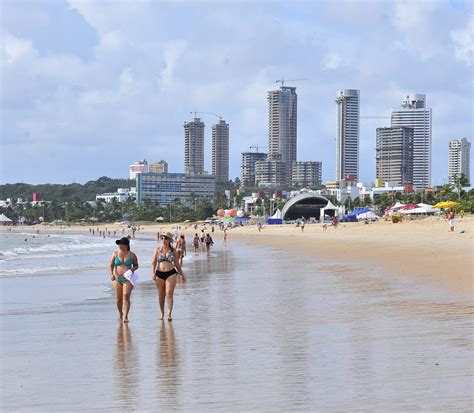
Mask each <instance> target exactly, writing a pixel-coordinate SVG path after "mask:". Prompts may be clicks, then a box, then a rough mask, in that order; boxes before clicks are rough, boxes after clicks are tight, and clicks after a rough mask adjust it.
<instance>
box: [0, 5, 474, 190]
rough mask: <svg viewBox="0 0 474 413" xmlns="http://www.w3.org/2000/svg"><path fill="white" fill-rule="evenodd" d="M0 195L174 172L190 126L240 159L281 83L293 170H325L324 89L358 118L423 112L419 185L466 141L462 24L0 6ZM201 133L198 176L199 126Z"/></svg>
mask: <svg viewBox="0 0 474 413" xmlns="http://www.w3.org/2000/svg"><path fill="white" fill-rule="evenodd" d="M0 4H1V29H0V30H1V32H0V34H1V52H0V67H1V105H0V106H1V107H0V115H1V119H0V120H1V126H0V128H1V157H2V159H1V160H2V167H1V182H2V183H5V182H21V181H23V182H28V183H42V182H57V183H69V182H73V181H75V182H85V181H87V180H90V179H96V178H98V177H99V176H104V175H106V176H109V177H126V176H127V174H128V165H129V164H130V163H131V162H132V161H135V160H138V159H143V158H145V159H147V160H149V161H154V160H159V159H166V160H167V161H168V163H169V165H170V171H172V172H182V171H183V169H184V166H183V163H184V161H183V147H184V142H183V140H184V139H183V122H184V121H185V120H189V119H190V118H191V114H190V112H191V111H194V110H198V111H203V112H214V113H217V114H219V115H221V116H223V117H224V119H226V120H227V121H228V123H229V124H230V139H231V143H230V147H231V155H230V157H231V168H230V175H231V177H232V178H234V177H236V176H239V175H240V153H241V152H242V151H246V150H248V149H249V146H251V145H256V144H259V145H261V146H265V145H266V143H267V102H266V92H267V91H268V90H271V89H273V88H275V86H276V84H275V80H276V79H279V78H281V77H282V76H284V77H285V78H287V79H296V78H305V79H307V80H304V81H299V82H295V83H293V84H292V85H294V86H297V93H298V106H299V107H298V159H300V160H321V161H322V162H323V178H324V179H333V178H334V173H335V172H334V169H335V133H336V105H335V103H334V98H335V93H336V90H337V89H339V88H354V89H360V91H361V115H365V116H389V115H390V111H391V108H392V107H396V106H398V105H399V104H400V103H401V100H402V98H403V97H404V95H406V94H407V93H424V94H426V95H427V104H428V106H429V107H431V108H432V109H433V163H432V164H433V165H432V169H433V174H432V175H433V184H442V183H443V180H444V179H445V178H446V175H447V145H448V141H449V140H450V139H453V138H458V137H463V136H466V137H468V139H469V140H471V139H472V132H473V107H472V98H473V96H472V93H473V65H472V64H473V60H472V59H473V24H474V23H473V22H474V20H473V9H472V3H471V2H470V1H463V0H451V1H449V0H446V1H430V0H423V1H422V0H418V1H416V0H407V1H405V0H400V1H388V0H387V1H384V0H374V1H343V0H333V1H297V0H296V1H295V0H291V1H289V0H288V1H263V0H262V1H243V0H242V1H217V0H216V1H208V2H204V1H192V0H188V1H177V0H174V1H169V2H161V1H140V0H137V1H131V0H130V1H118V0H115V1H108V0H69V1H65V0H64V1H62V0H50V1H45V0H36V1H32V0H0ZM202 117H203V120H204V122H205V123H206V153H205V156H206V168H207V169H208V170H210V155H211V151H210V146H211V139H210V134H211V125H212V123H213V122H215V120H216V119H215V118H214V117H212V116H209V115H202ZM379 126H389V119H367V120H361V143H360V172H361V178H362V180H363V181H364V182H370V181H372V180H373V179H374V175H375V159H374V158H375V151H374V147H375V129H376V127H379Z"/></svg>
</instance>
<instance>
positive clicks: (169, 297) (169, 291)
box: [165, 274, 178, 321]
mask: <svg viewBox="0 0 474 413" xmlns="http://www.w3.org/2000/svg"><path fill="white" fill-rule="evenodd" d="M177 280H178V277H177V276H176V274H175V275H171V276H170V277H168V278H167V279H166V281H165V286H166V301H168V321H171V320H172V319H173V316H172V314H171V313H172V312H173V295H174V288H175V287H176V282H177Z"/></svg>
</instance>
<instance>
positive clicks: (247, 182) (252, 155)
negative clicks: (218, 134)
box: [240, 152, 267, 187]
mask: <svg viewBox="0 0 474 413" xmlns="http://www.w3.org/2000/svg"><path fill="white" fill-rule="evenodd" d="M265 159H267V154H266V153H262V152H242V164H241V178H240V180H241V182H242V186H244V187H253V186H255V164H256V162H257V161H264V160H265Z"/></svg>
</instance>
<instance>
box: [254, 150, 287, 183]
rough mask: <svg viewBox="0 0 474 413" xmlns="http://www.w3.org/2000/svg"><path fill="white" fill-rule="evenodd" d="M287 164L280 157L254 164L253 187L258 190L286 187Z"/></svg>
mask: <svg viewBox="0 0 474 413" xmlns="http://www.w3.org/2000/svg"><path fill="white" fill-rule="evenodd" d="M287 184H288V178H287V164H286V162H283V161H282V160H281V156H280V155H274V156H272V157H270V155H268V157H267V159H265V160H263V161H257V162H255V186H257V187H259V188H274V189H277V188H283V187H285V186H287Z"/></svg>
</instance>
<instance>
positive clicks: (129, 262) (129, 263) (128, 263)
mask: <svg viewBox="0 0 474 413" xmlns="http://www.w3.org/2000/svg"><path fill="white" fill-rule="evenodd" d="M114 264H115V266H116V267H119V266H121V265H126V266H127V267H131V266H132V264H133V260H132V254H130V255H129V256H128V258H127V259H126V260H125V261H122V260H121V259H120V258H119V257H118V255H117V256H115V261H114Z"/></svg>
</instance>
